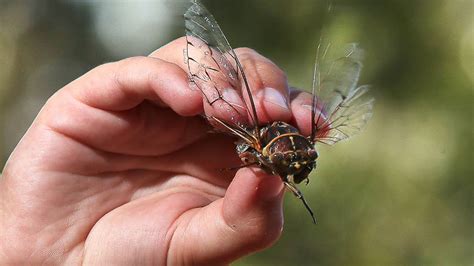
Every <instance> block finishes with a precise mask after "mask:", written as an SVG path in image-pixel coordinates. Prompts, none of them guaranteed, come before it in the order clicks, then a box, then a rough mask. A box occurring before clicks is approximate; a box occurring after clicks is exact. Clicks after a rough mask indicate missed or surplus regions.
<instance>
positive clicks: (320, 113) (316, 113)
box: [301, 104, 327, 120]
mask: <svg viewBox="0 0 474 266" xmlns="http://www.w3.org/2000/svg"><path fill="white" fill-rule="evenodd" d="M301 107H302V108H304V109H307V110H310V111H312V110H313V105H311V104H303V105H301ZM314 114H315V116H316V117H318V116H320V117H321V118H322V119H323V120H326V119H327V117H326V115H325V114H324V112H321V110H320V109H318V108H316V111H315V112H314Z"/></svg>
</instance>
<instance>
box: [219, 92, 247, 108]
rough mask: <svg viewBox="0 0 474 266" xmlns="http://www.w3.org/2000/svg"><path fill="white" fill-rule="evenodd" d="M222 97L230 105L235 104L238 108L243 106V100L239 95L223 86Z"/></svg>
mask: <svg viewBox="0 0 474 266" xmlns="http://www.w3.org/2000/svg"><path fill="white" fill-rule="evenodd" d="M222 97H223V98H224V100H225V101H226V102H228V103H230V104H232V105H236V106H238V107H240V108H244V102H243V101H242V98H241V97H240V95H239V94H238V93H237V92H236V91H235V90H234V89H231V88H225V89H223V90H222Z"/></svg>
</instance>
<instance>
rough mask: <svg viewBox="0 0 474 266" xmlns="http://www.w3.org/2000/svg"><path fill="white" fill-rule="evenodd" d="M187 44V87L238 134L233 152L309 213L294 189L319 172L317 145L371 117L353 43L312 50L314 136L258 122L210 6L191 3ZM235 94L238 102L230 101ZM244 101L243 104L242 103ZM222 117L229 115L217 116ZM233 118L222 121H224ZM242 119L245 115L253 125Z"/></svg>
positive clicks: (353, 130)
mask: <svg viewBox="0 0 474 266" xmlns="http://www.w3.org/2000/svg"><path fill="white" fill-rule="evenodd" d="M184 17H185V26H186V39H187V47H186V49H185V50H184V55H185V61H186V64H187V66H188V73H189V76H190V80H191V83H192V85H194V86H195V87H197V88H198V89H199V90H200V91H201V92H202V94H203V96H204V98H205V99H206V101H207V103H208V105H210V106H212V107H213V108H214V113H213V114H212V115H210V116H208V119H209V121H210V123H211V124H213V125H215V126H216V127H218V128H220V129H224V130H225V131H226V132H229V133H231V134H233V135H235V136H237V137H238V139H239V140H238V141H237V143H236V144H237V146H236V150H237V154H238V155H239V157H240V158H241V160H242V162H243V165H242V166H250V165H257V166H259V167H260V168H262V169H263V170H265V171H266V172H268V173H270V174H274V175H278V176H280V177H281V179H282V181H283V182H284V184H285V185H286V187H287V188H288V189H289V190H291V191H292V192H293V194H294V195H295V196H296V197H298V198H299V199H301V201H302V202H303V204H304V206H305V207H306V209H307V210H308V212H309V213H310V215H311V217H312V219H313V222H315V218H314V214H313V211H312V210H311V208H310V207H309V205H308V203H307V202H306V200H305V199H304V197H303V194H302V193H301V192H300V191H299V189H298V188H297V187H296V184H299V183H301V182H302V181H306V183H308V181H309V179H308V176H309V174H310V173H311V171H312V170H313V169H314V168H315V167H316V159H317V158H318V153H317V151H316V149H315V144H316V142H320V143H325V144H329V145H331V144H334V143H337V142H339V141H340V140H343V139H347V138H349V137H351V136H352V135H354V134H355V133H357V132H359V131H360V130H361V129H362V128H363V126H364V125H365V124H366V122H367V121H368V119H369V118H370V117H371V113H372V112H371V110H372V106H373V99H371V98H367V97H366V95H367V94H366V92H367V91H368V87H367V86H360V87H358V86H357V82H358V78H359V75H360V70H361V67H362V64H361V53H362V50H360V49H359V48H358V47H357V45H355V44H351V45H348V46H347V47H346V48H345V49H344V50H343V52H341V53H336V54H332V53H331V52H330V49H329V48H330V45H329V44H327V45H322V44H321V43H320V45H319V46H318V49H317V56H316V63H315V69H314V76H313V88H312V103H311V117H310V119H308V120H310V121H311V134H310V135H309V136H304V135H302V134H301V133H300V132H299V130H298V129H297V128H295V127H293V126H292V125H290V124H288V123H286V122H282V121H276V122H273V123H270V124H268V125H260V123H259V119H258V116H257V111H256V108H255V104H254V101H253V98H252V94H251V89H250V87H249V83H248V81H247V79H246V76H245V72H244V69H243V67H242V64H241V63H240V61H239V59H238V57H237V55H236V53H235V52H234V50H233V49H232V48H231V47H230V45H229V43H228V41H227V39H226V37H225V36H224V34H223V33H222V31H221V29H220V27H219V25H218V24H217V22H216V21H215V19H214V18H213V16H212V15H211V14H210V13H209V11H207V9H206V8H205V7H204V6H203V5H202V4H201V3H200V2H199V1H198V0H193V1H192V4H191V6H190V7H189V9H188V10H187V11H186V13H185V14H184ZM229 90H232V92H233V93H232V94H231V95H238V96H239V97H240V98H242V100H241V101H240V102H239V101H238V102H236V101H235V97H229V96H228V95H229ZM244 99H246V100H244ZM223 113H225V114H226V115H222V114H223ZM229 116H230V117H232V119H230V120H229V119H225V117H229ZM242 118H244V119H243V120H245V118H249V119H248V120H250V122H249V123H247V124H250V126H248V125H245V126H244V125H243V123H242V121H241V120H242Z"/></svg>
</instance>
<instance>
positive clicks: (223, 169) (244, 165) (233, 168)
mask: <svg viewBox="0 0 474 266" xmlns="http://www.w3.org/2000/svg"><path fill="white" fill-rule="evenodd" d="M252 165H258V163H257V162H253V163H246V164H243V165H239V166H235V167H229V168H222V169H221V171H234V170H239V169H241V168H244V167H249V166H252Z"/></svg>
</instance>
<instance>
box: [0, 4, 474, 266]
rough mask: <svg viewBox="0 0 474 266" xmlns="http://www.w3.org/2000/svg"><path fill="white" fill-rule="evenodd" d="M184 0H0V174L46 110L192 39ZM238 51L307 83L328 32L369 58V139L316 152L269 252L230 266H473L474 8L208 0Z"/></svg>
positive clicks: (289, 197) (366, 134)
mask: <svg viewBox="0 0 474 266" xmlns="http://www.w3.org/2000/svg"><path fill="white" fill-rule="evenodd" d="M183 3H184V0H182V1H172V0H163V1H159V0H157V1H131V0H130V1H123V0H122V1H105V0H104V1H23V0H22V1H15V0H0V128H1V131H0V138H1V142H0V156H1V157H0V166H2V167H3V165H4V163H5V161H6V160H7V158H8V155H9V154H10V153H11V151H12V150H13V148H14V146H15V145H16V143H17V142H18V141H19V139H20V138H21V136H22V135H23V134H24V132H25V131H26V129H27V128H28V126H29V124H30V123H31V122H32V120H33V119H34V117H35V115H36V113H37V112H38V111H39V110H40V108H41V106H42V105H43V104H44V103H45V101H46V100H47V99H48V97H50V96H51V95H52V94H53V93H54V92H55V91H56V90H58V89H59V88H61V87H62V86H63V85H65V84H67V83H68V82H70V81H71V80H73V79H75V78H76V77H78V76H80V75H82V74H83V73H85V72H86V71H88V70H89V69H91V68H93V67H95V66H97V65H99V64H102V63H105V62H109V61H113V60H118V59H121V58H124V57H128V56H134V55H146V54H148V53H150V52H151V51H153V50H154V49H156V48H157V47H160V46H161V45H163V44H165V43H167V42H169V41H170V40H172V39H174V38H176V37H179V36H181V35H183V32H184V30H183V19H182V14H183V11H184V10H183ZM204 3H205V4H206V5H207V7H208V8H209V9H210V10H211V12H212V13H213V14H214V16H215V17H216V19H217V20H218V21H219V23H220V25H221V27H222V28H223V30H224V32H225V33H226V35H227V37H228V39H229V41H230V42H231V44H232V45H233V46H234V47H240V46H248V47H252V48H254V49H256V50H257V51H259V52H260V53H262V54H264V55H265V56H267V57H269V58H270V59H272V60H273V61H274V62H275V63H277V64H278V65H279V66H280V67H281V68H283V69H284V70H285V71H286V72H287V73H288V77H289V80H290V83H291V84H292V85H295V86H298V87H302V88H308V87H309V86H310V84H311V75H312V73H311V72H312V68H313V57H314V53H315V47H316V44H317V42H318V39H319V35H320V32H321V28H322V25H325V29H326V32H327V34H328V36H330V37H331V38H334V39H335V40H338V39H348V40H351V41H356V42H359V43H360V44H361V46H362V47H363V48H364V49H365V50H366V60H365V64H364V65H365V68H364V72H363V76H362V83H370V84H372V86H373V90H372V93H373V94H374V95H375V97H376V99H377V101H376V106H375V111H374V117H373V120H372V121H371V122H370V124H369V126H368V127H367V129H366V131H364V132H363V133H362V134H360V135H359V136H357V137H355V138H353V139H351V141H348V142H344V143H339V144H337V145H336V146H333V147H328V146H321V147H319V150H320V154H321V158H320V159H319V162H318V169H317V171H315V172H314V173H313V174H312V176H311V182H310V184H309V185H308V186H307V187H304V186H303V188H302V189H303V192H304V193H305V195H306V197H307V199H308V201H310V203H311V205H312V206H313V209H314V210H315V212H316V214H317V216H318V220H319V223H318V224H317V225H316V226H314V225H312V224H311V220H310V218H309V217H308V215H307V213H306V211H305V210H304V209H303V207H302V206H301V204H300V202H299V201H298V200H297V199H295V198H293V197H292V195H287V198H286V201H285V230H284V233H283V236H282V238H281V240H280V241H279V242H277V243H276V244H275V245H274V246H273V247H272V248H270V249H268V250H265V251H263V252H260V253H257V254H254V255H251V256H248V257H246V258H244V259H242V260H240V261H238V262H237V263H235V265H473V264H474V226H473V224H474V196H473V195H474V179H473V178H474V175H473V166H472V165H473V163H474V161H473V103H474V101H473V100H474V98H473V82H474V48H473V47H474V20H473V14H474V12H473V11H474V9H473V5H474V1H472V0H445V1H442V0H430V1H428V0H412V1H409V0H406V1H398V0H384V1H376V0H354V1H349V0H347V1H337V0H334V1H333V7H334V12H333V13H331V15H330V16H329V17H326V18H325V16H324V12H325V11H324V10H325V6H326V3H325V1H311V0H293V1H286V0H245V1H243V0H242V1H231V0H220V1H204Z"/></svg>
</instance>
